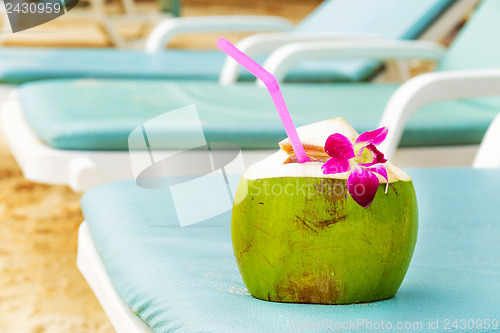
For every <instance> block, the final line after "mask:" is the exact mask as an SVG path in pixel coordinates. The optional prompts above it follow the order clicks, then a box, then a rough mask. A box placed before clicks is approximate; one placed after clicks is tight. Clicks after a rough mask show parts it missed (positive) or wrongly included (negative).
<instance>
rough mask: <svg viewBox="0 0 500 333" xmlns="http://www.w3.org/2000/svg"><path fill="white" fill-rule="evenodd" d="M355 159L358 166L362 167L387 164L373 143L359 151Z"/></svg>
mask: <svg viewBox="0 0 500 333" xmlns="http://www.w3.org/2000/svg"><path fill="white" fill-rule="evenodd" d="M360 157H361V158H360ZM356 159H357V162H358V163H359V165H361V166H364V167H369V166H372V165H375V164H379V163H385V162H387V159H386V158H385V156H384V154H383V153H382V152H380V151H379V150H378V149H377V147H375V145H374V144H373V143H370V144H369V145H368V146H366V147H364V148H363V149H361V151H360V155H359V157H356Z"/></svg>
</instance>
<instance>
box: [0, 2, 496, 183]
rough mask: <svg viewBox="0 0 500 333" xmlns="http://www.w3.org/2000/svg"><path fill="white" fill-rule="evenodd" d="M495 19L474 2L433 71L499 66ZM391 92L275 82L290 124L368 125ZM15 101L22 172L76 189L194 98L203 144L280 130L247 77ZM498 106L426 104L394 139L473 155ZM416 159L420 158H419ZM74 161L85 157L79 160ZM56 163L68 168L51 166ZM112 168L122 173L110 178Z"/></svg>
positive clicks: (175, 129)
mask: <svg viewBox="0 0 500 333" xmlns="http://www.w3.org/2000/svg"><path fill="white" fill-rule="evenodd" d="M499 17H500V3H499V2H497V1H495V0H486V1H483V3H482V5H481V7H480V8H479V9H478V10H477V11H476V13H475V14H474V16H473V18H472V19H471V20H470V21H469V23H468V24H467V25H466V26H465V27H464V28H463V30H462V31H461V33H460V35H459V36H458V38H457V40H456V41H455V42H454V43H453V44H452V46H451V47H450V49H449V50H448V51H447V52H446V54H445V56H444V57H443V59H442V61H441V62H440V64H439V66H440V68H441V69H443V70H445V69H446V70H451V69H462V68H461V67H460V65H461V64H462V63H464V64H466V65H465V66H466V67H465V68H474V67H477V68H493V67H495V66H500V62H499V61H498V59H499V58H498V57H497V55H498V54H499V51H500V50H499V49H498V46H497V45H496V44H495V43H491V42H490V41H491V40H493V39H494V38H496V32H495V31H496V30H495V29H496V28H495V27H499V28H500V26H498V25H499V22H500V20H498V19H497V18H499ZM463 45H469V47H468V48H467V47H465V46H463ZM460 59H464V62H462V61H460ZM396 89H397V86H395V85H388V84H354V83H353V84H292V83H289V84H283V85H282V90H283V93H284V96H285V99H286V101H287V104H288V107H289V109H290V111H291V114H292V117H293V119H294V121H295V123H296V124H297V125H298V126H300V125H304V124H309V123H312V122H315V121H319V120H324V119H328V118H333V117H339V116H341V117H344V118H345V119H346V120H347V121H348V122H349V123H350V124H351V125H352V126H353V127H354V128H355V129H356V130H358V131H359V132H362V131H365V130H369V129H373V128H375V127H376V126H377V124H378V123H379V120H380V117H381V115H382V112H383V110H384V107H385V105H386V103H387V101H388V99H389V97H390V96H391V95H392V94H393V92H394V91H395V90H396ZM14 104H15V105H16V107H15V108H14V110H12V109H11V108H10V107H4V110H3V112H2V117H3V126H4V133H5V135H6V137H7V139H8V142H9V145H10V146H11V148H12V151H13V153H14V155H15V156H16V159H17V160H18V162H19V163H20V165H21V167H22V168H23V170H24V173H25V176H26V177H28V178H29V179H31V180H35V181H39V182H48V183H55V184H68V183H69V184H71V186H72V187H73V188H74V189H78V190H81V189H88V188H90V187H91V185H89V184H93V185H92V186H94V184H96V183H102V182H103V181H109V180H120V179H127V178H130V177H131V176H132V175H131V173H130V171H128V170H129V169H127V168H126V166H127V165H128V164H129V157H128V152H127V148H128V136H129V134H130V133H131V132H132V131H133V130H134V129H135V128H136V127H137V126H140V125H141V124H142V123H144V122H145V121H147V120H150V119H152V118H154V117H156V116H159V115H162V114H164V113H166V112H168V111H172V110H174V109H177V108H180V107H184V106H186V105H191V104H195V105H196V107H197V111H198V114H199V116H200V120H201V121H202V126H203V131H204V133H205V136H206V139H207V140H208V141H209V142H213V141H226V142H227V141H229V142H232V143H235V144H237V145H238V146H240V147H241V148H243V149H253V150H255V149H258V150H262V149H269V148H270V149H275V148H276V143H277V142H278V141H280V140H281V139H282V138H283V137H284V136H285V134H284V131H283V129H282V125H281V124H280V120H279V118H278V116H277V114H276V111H275V108H274V106H273V103H272V101H271V99H270V97H269V96H268V93H267V92H266V91H265V90H264V89H261V88H258V87H255V86H254V85H252V84H250V83H238V84H236V85H232V86H220V85H218V84H216V83H215V82H191V81H190V82H166V81H152V80H149V81H148V80H141V81H137V80H128V81H127V80H116V81H105V80H80V81H72V80H54V81H46V82H35V83H28V84H24V85H23V86H21V87H20V89H19V98H18V99H16V101H15V103H14ZM499 109H500V100H499V99H498V98H495V97H493V98H480V99H479V98H477V99H474V100H453V101H443V102H439V103H435V104H430V105H428V106H425V107H424V108H423V109H422V110H419V112H417V113H416V114H415V116H414V117H412V118H411V119H410V122H409V123H408V125H407V126H406V129H405V132H404V135H403V139H402V145H403V146H405V147H443V146H447V147H450V146H451V145H453V146H456V145H459V147H460V148H459V149H462V147H463V145H467V146H471V145H472V146H473V148H472V152H471V154H464V153H463V151H462V150H460V151H457V150H455V149H451V150H450V152H449V155H448V156H451V158H453V157H455V156H459V157H460V156H469V155H471V156H472V154H473V153H474V150H475V148H474V145H477V143H478V142H479V141H480V140H481V137H482V136H483V134H484V132H485V130H486V128H487V126H488V125H489V123H490V122H491V120H492V119H493V118H494V117H495V115H496V114H497V113H498V110H499ZM10 118H16V119H17V120H13V119H10ZM16 124H17V125H16ZM18 125H19V126H18ZM21 128H22V129H21ZM170 130H172V131H170ZM25 133H28V134H27V135H24V134H25ZM154 135H157V136H159V137H160V138H161V140H159V141H158V142H159V145H158V146H157V147H155V149H172V150H176V149H179V148H180V145H181V144H182V143H183V142H186V140H189V139H190V138H191V137H192V136H193V133H192V131H191V130H190V128H189V126H188V127H186V126H181V125H180V124H178V123H172V124H163V126H162V127H161V128H160V130H159V131H157V133H154ZM27 136H30V137H31V139H29V140H28V139H27ZM28 142H30V144H26V145H24V143H28ZM35 146H36V147H35ZM440 149H441V148H440ZM411 154H412V155H413V152H412V153H411ZM260 157H261V156H260ZM260 157H259V158H260ZM120 158H121V159H120ZM419 158H420V159H422V160H423V161H425V160H426V158H427V157H419ZM119 159H120V161H119V162H116V161H118V160H119ZM74 160H78V161H79V162H78V164H79V166H78V167H76V166H73V164H74V163H76V162H75V161H74ZM82 160H86V162H85V163H83V165H80V164H81V163H80V162H81V161H82ZM440 160H448V159H440ZM450 160H451V159H450ZM470 162H471V161H466V163H465V164H468V163H470ZM460 163H461V164H463V161H462V162H460ZM53 164H54V165H53ZM450 164H451V165H456V164H452V163H450ZM450 164H448V165H450ZM50 165H52V166H50ZM117 165H120V167H119V168H118V167H117ZM407 165H408V164H407ZM413 165H414V164H413ZM420 165H422V164H420ZM423 165H426V164H425V163H424V164H423ZM62 166H68V168H69V169H65V170H60V171H58V172H56V173H54V170H55V169H58V168H62ZM89 168H90V169H92V170H93V171H92V172H93V173H99V176H96V177H95V179H98V180H96V181H95V182H94V181H83V180H82V179H80V178H79V177H80V176H71V175H75V174H79V173H80V172H81V169H85V170H88V169H89ZM104 169H105V170H104ZM118 169H119V170H122V171H123V174H121V175H120V176H119V177H118V176H117V174H118V173H117V170H118ZM75 170H76V171H75ZM69 179H73V180H74V179H77V180H75V181H73V180H69ZM75 184H77V185H75Z"/></svg>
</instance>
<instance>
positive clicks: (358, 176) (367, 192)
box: [347, 167, 379, 208]
mask: <svg viewBox="0 0 500 333" xmlns="http://www.w3.org/2000/svg"><path fill="white" fill-rule="evenodd" d="M378 183H379V181H378V177H377V176H376V175H375V174H374V173H373V172H371V171H370V170H368V169H364V168H360V167H356V168H354V169H353V170H352V172H351V174H350V175H349V178H347V191H349V194H350V195H351V197H352V198H353V199H354V201H356V202H357V203H358V204H359V205H361V206H362V207H365V208H366V207H368V206H369V205H370V204H371V203H372V201H373V198H375V194H376V193H377V188H378Z"/></svg>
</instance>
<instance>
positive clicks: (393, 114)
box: [380, 69, 500, 158]
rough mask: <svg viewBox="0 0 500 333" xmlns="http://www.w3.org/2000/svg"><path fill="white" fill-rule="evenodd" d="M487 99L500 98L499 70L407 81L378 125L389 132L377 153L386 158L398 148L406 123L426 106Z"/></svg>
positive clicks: (426, 75)
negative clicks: (440, 102) (382, 154)
mask: <svg viewBox="0 0 500 333" xmlns="http://www.w3.org/2000/svg"><path fill="white" fill-rule="evenodd" d="M491 95H500V69H488V70H468V71H449V72H436V73H427V74H422V75H419V76H417V77H415V78H413V79H410V80H408V81H407V82H406V83H404V84H403V85H401V87H400V88H399V89H398V90H396V92H395V93H394V94H393V95H392V97H391V99H390V100H389V102H388V103H387V106H386V108H385V110H384V113H383V115H382V119H381V121H380V124H381V126H389V128H390V129H389V133H388V134H387V138H386V140H385V141H384V142H383V143H382V144H381V145H380V149H381V151H382V152H383V153H384V154H385V155H386V156H387V157H388V158H390V157H391V156H392V155H393V154H394V152H395V151H396V149H397V147H398V144H399V141H400V139H401V136H402V135H403V130H404V128H405V126H406V123H407V122H408V120H409V119H410V117H411V116H412V115H413V113H414V112H415V111H417V110H418V109H420V108H421V107H422V106H424V105H426V104H429V103H432V102H437V101H441V100H449V99H460V98H473V97H483V96H491Z"/></svg>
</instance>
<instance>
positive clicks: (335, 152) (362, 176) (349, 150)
mask: <svg viewBox="0 0 500 333" xmlns="http://www.w3.org/2000/svg"><path fill="white" fill-rule="evenodd" d="M387 132H388V128H387V127H381V128H379V129H376V130H374V131H369V132H364V133H362V134H361V135H360V136H358V137H357V139H356V140H355V141H354V143H353V142H352V141H351V140H350V139H348V138H347V137H345V136H344V135H342V134H339V133H336V134H332V135H330V136H329V137H328V139H327V140H326V143H325V152H326V153H327V154H328V156H330V157H331V158H330V159H329V160H328V161H326V162H325V163H324V164H323V166H322V167H321V170H323V173H324V174H333V173H342V172H349V171H350V175H349V177H348V178H347V191H348V192H349V194H350V195H351V197H352V198H353V199H354V201H356V202H357V203H358V204H359V205H361V206H363V207H365V208H366V207H368V206H369V205H370V204H371V203H372V201H373V199H374V198H375V194H376V193H377V188H378V185H379V179H378V177H377V175H376V174H379V175H380V176H382V177H384V178H385V179H386V181H387V185H386V189H385V191H386V193H387V188H388V186H389V178H388V176H387V169H386V167H385V165H384V163H385V162H387V160H386V159H385V157H384V154H382V153H381V152H380V151H379V150H378V149H377V146H378V145H379V144H381V143H382V142H383V141H384V140H385V138H386V136H387Z"/></svg>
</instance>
